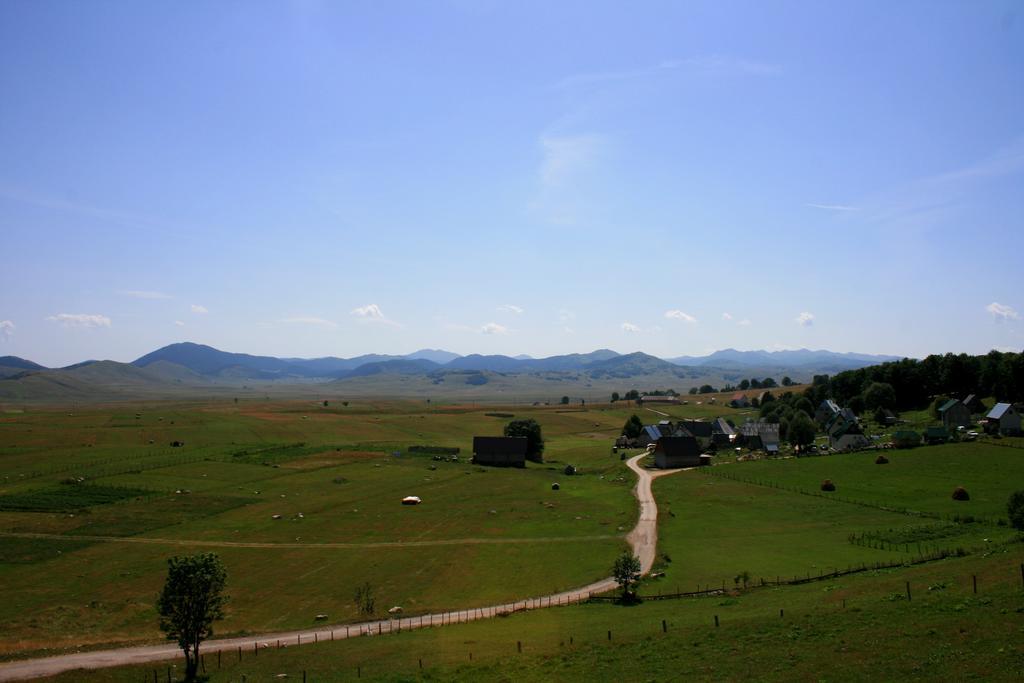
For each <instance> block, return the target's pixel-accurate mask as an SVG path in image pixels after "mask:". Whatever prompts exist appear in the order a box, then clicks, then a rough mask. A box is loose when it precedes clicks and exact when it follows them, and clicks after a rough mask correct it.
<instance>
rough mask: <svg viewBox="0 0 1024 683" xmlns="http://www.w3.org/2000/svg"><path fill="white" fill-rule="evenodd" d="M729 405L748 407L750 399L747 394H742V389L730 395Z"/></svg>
mask: <svg viewBox="0 0 1024 683" xmlns="http://www.w3.org/2000/svg"><path fill="white" fill-rule="evenodd" d="M729 405H731V406H732V407H733V408H749V407H750V399H749V398H747V395H746V394H744V393H743V392H742V391H737V392H736V393H735V394H733V395H732V398H731V399H729Z"/></svg>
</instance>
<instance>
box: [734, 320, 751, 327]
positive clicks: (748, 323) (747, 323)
mask: <svg viewBox="0 0 1024 683" xmlns="http://www.w3.org/2000/svg"><path fill="white" fill-rule="evenodd" d="M736 324H737V325H742V326H743V327H747V326H749V325H750V324H751V322H750V318H744V319H743V320H740V321H738V322H737V323H736Z"/></svg>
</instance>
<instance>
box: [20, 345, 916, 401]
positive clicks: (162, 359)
mask: <svg viewBox="0 0 1024 683" xmlns="http://www.w3.org/2000/svg"><path fill="white" fill-rule="evenodd" d="M898 359H899V357H897V356H872V355H867V354H857V353H834V352H832V351H811V350H807V349H801V350H798V351H737V350H735V349H724V350H722V351H716V352H715V353H712V354H710V355H708V356H680V357H677V358H670V359H667V360H664V359H661V358H656V357H654V356H651V355H649V354H646V353H642V352H636V353H629V354H620V353H617V352H615V351H611V350H609V349H598V350H597V351H592V352H591V353H572V354H566V355H560V356H550V357H548V358H532V357H530V356H516V357H512V356H503V355H480V354H471V355H468V356H460V355H458V354H456V353H452V352H450V351H444V350H439V349H422V350H420V351H416V352H414V353H410V354H406V355H403V356H396V355H383V354H366V355H362V356H357V357H355V358H337V357H333V356H328V357H324V358H277V357H274V356H255V355H251V354H247V353H232V352H228V351H221V350H219V349H215V348H213V347H211V346H205V345H202V344H194V343H191V342H183V343H179V344H171V345H170V346H165V347H163V348H160V349H157V350H156V351H153V352H151V353H147V354H146V355H144V356H142V357H141V358H138V359H137V360H135V361H133V362H132V363H118V362H115V361H84V362H82V363H76V364H74V365H70V366H67V367H64V368H55V369H51V368H45V367H43V366H42V365H39V364H38V363H34V362H32V361H29V360H25V359H23V358H18V357H16V356H4V357H0V399H3V398H8V399H16V398H33V397H38V398H40V399H42V398H49V397H59V398H67V399H75V400H77V399H79V398H81V399H87V398H89V397H91V396H97V395H100V394H103V393H104V392H105V393H107V394H111V395H113V396H122V395H136V394H138V395H141V394H146V395H154V394H161V393H164V392H166V391H168V390H174V391H178V392H179V393H180V391H181V390H183V389H184V388H189V387H191V388H193V389H196V390H213V389H215V388H222V389H224V390H227V389H229V388H230V387H243V386H246V385H247V384H248V383H252V382H258V383H260V385H261V386H274V385H277V386H282V387H283V386H298V385H309V384H315V385H317V386H319V387H322V388H324V389H328V388H334V389H337V390H339V391H349V390H356V389H358V390H360V391H362V392H364V393H371V394H375V395H390V394H388V393H387V392H390V391H393V392H397V394H396V395H404V394H403V393H402V392H412V393H414V394H417V395H426V394H427V393H428V392H430V393H434V392H443V391H446V390H451V389H452V387H459V388H460V390H470V389H467V387H470V388H471V390H473V391H480V392H482V391H485V390H483V389H480V387H482V386H483V385H487V384H491V387H490V389H492V390H493V391H496V392H515V391H519V390H520V389H522V390H523V391H526V389H523V387H530V391H539V390H541V389H544V390H549V389H554V388H556V386H557V387H562V389H560V390H564V391H566V392H568V391H570V390H571V389H573V388H576V389H578V390H580V391H582V390H584V389H586V390H589V391H594V392H597V391H599V390H601V389H602V388H605V387H619V388H623V389H628V388H640V389H644V390H646V389H653V388H657V387H661V388H668V387H672V388H676V389H678V390H685V389H686V388H687V387H689V386H695V385H697V384H701V383H710V384H724V383H729V382H738V381H739V380H740V379H743V378H754V377H757V378H764V377H769V376H771V377H775V378H777V379H780V378H781V377H782V376H784V375H789V376H790V377H792V378H793V379H794V380H795V381H807V380H810V378H811V376H812V375H814V374H822V373H835V372H840V371H843V370H850V369H854V368H859V367H864V366H867V365H874V364H878V363H883V362H885V361H890V360H898ZM516 378H520V379H516ZM627 380H628V381H627ZM627 384H629V385H630V386H629V387H627V386H626V385H627ZM648 385H650V386H648ZM97 392H98V393H97Z"/></svg>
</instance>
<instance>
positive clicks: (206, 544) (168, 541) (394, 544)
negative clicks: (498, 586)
mask: <svg viewBox="0 0 1024 683" xmlns="http://www.w3.org/2000/svg"><path fill="white" fill-rule="evenodd" d="M0 538H37V539H46V540H57V541H70V540H73V541H96V542H101V543H135V544H142V545H169V546H195V547H197V548H264V549H266V548H289V549H291V548H298V549H303V550H317V549H324V550H332V549H333V550H344V549H353V548H406V547H428V546H447V545H485V544H496V545H503V544H517V543H573V542H577V541H608V540H614V539H617V538H622V536H617V535H614V534H608V535H603V536H600V535H599V536H547V537H544V536H541V537H538V538H442V539H436V540H433V541H375V542H367V543H288V542H281V543H264V542H256V541H254V542H247V541H203V540H192V539H179V538H142V537H139V536H89V535H87V534H74V535H67V534H43V533H33V532H16V531H11V532H8V531H0Z"/></svg>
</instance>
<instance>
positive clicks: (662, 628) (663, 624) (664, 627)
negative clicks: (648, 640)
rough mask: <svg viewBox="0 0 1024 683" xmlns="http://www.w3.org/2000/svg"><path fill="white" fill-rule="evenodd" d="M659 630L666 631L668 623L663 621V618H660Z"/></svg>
mask: <svg viewBox="0 0 1024 683" xmlns="http://www.w3.org/2000/svg"><path fill="white" fill-rule="evenodd" d="M661 632H662V633H668V624H667V623H666V622H665V620H664V619H662V620H661Z"/></svg>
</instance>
